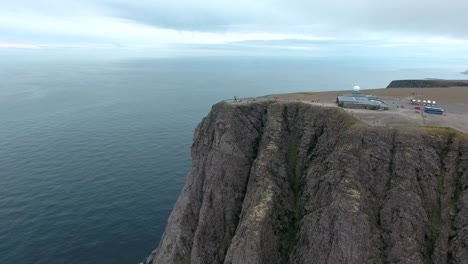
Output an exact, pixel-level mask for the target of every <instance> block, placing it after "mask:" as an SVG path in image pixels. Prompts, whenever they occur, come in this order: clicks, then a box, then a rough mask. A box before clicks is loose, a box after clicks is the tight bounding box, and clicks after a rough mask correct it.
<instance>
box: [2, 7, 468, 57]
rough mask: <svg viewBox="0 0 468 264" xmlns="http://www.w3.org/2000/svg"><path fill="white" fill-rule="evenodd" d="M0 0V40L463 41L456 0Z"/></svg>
mask: <svg viewBox="0 0 468 264" xmlns="http://www.w3.org/2000/svg"><path fill="white" fill-rule="evenodd" d="M2 1H3V3H1V8H0V48H2V47H3V48H14V47H17V48H41V47H95V48H98V47H100V48H105V47H132V48H145V47H146V48H148V47H151V48H167V47H170V46H174V45H179V46H180V45H190V44H193V45H226V44H230V43H239V42H245V43H249V42H250V43H251V41H278V40H303V41H307V42H308V43H305V44H304V43H302V45H301V46H297V45H296V46H288V45H289V44H287V42H284V44H285V45H286V47H292V48H294V47H296V48H308V49H310V50H315V51H318V50H320V45H321V43H322V44H323V43H325V42H327V43H328V42H329V41H334V42H335V43H342V42H343V41H346V42H350V41H351V42H355V43H364V44H362V45H374V46H378V47H382V48H395V47H402V46H405V47H412V46H417V45H421V44H424V45H431V46H433V47H437V48H440V49H443V48H447V49H460V50H464V49H466V48H465V47H467V46H468V29H467V27H466V25H468V16H467V15H466V11H468V1H464V0H444V1H442V0H439V1H436V0H412V1H408V0H392V1H379V0H353V1H351V0H327V1H318V0H317V1H310V0H309V1H307V0H268V1H267V0H255V1H252V0H198V1H193V0H174V1H163V0H152V1H150V0H139V1H134V0H80V1H71V0H16V1H6V0H2ZM275 43H277V42H275ZM264 44H267V43H263V44H262V45H264ZM277 46H278V45H276V44H275V45H273V47H277Z"/></svg>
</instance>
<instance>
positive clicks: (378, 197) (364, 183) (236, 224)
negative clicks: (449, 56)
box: [146, 102, 468, 264]
mask: <svg viewBox="0 0 468 264" xmlns="http://www.w3.org/2000/svg"><path fill="white" fill-rule="evenodd" d="M192 159H193V167H192V171H191V172H190V174H189V175H188V178H187V181H186V183H185V186H184V188H183V191H182V193H181V195H180V197H179V199H178V201H177V203H176V206H175V208H174V210H173V212H172V214H171V216H170V218H169V221H168V225H167V227H166V230H165V233H164V235H163V237H162V239H161V242H160V244H159V247H158V248H157V249H156V250H155V251H154V252H153V253H152V254H151V256H150V257H148V259H147V260H146V262H147V263H163V264H171V263H174V264H188V263H191V264H199V263H206V264H208V263H210V264H212V263H214V264H216V263H220V264H221V263H224V264H231V263H232V264H234V263H235V264H249V263H252V264H254V263H264V264H272V263H356V264H357V263H359V264H361V263H468V170H467V169H468V139H467V136H466V135H464V134H461V133H458V132H456V131H453V130H450V129H442V128H437V129H436V128H386V127H369V126H366V125H364V124H362V123H360V122H359V121H357V120H355V119H354V118H353V117H351V116H350V115H348V114H347V113H345V112H344V111H343V110H341V109H338V108H324V107H317V106H312V105H308V104H304V103H285V102H263V103H252V104H245V105H232V104H228V103H219V104H217V105H215V106H214V107H213V109H212V110H211V112H210V113H209V115H208V116H207V117H206V118H204V119H203V121H202V122H201V124H200V125H199V126H198V128H197V129H196V132H195V135H194V141H193V146H192Z"/></svg>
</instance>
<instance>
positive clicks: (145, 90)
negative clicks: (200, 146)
mask: <svg viewBox="0 0 468 264" xmlns="http://www.w3.org/2000/svg"><path fill="white" fill-rule="evenodd" d="M465 67H466V65H463V62H457V61H447V62H444V63H440V62H437V63H436V62H432V61H418V62H417V63H416V62H414V61H413V60H409V59H400V60H397V59H356V58H321V59H297V58H296V59H279V58H275V59H272V58H270V59H268V58H210V59H201V58H190V59H189V58H186V59H145V60H142V59H139V60H130V59H129V60H113V61H111V60H109V61H103V60H101V61H92V60H87V61H77V60H75V61H67V60H59V59H55V60H54V61H40V60H27V59H22V60H17V61H16V60H10V61H1V62H0V263H15V264H30V263H35V264H55V263H57V264H58V263H60V264H62V263H82V264H84V263H99V264H103V263H113V264H118V263H138V262H139V261H141V260H143V258H144V257H146V256H147V255H148V254H149V253H150V252H151V251H152V250H153V249H154V248H155V247H156V246H157V244H158V242H159V239H160V237H161V235H162V233H163V230H164V227H165V224H166V221H167V218H168V216H169V214H170V212H171V210H172V207H173V205H174V203H175V201H176V199H177V196H178V194H179V192H180V190H181V188H182V186H183V183H184V180H185V177H186V175H187V173H188V172H189V170H190V166H191V161H190V146H191V141H192V133H193V130H194V128H195V127H196V125H197V124H198V123H199V122H200V120H201V119H202V117H203V116H205V115H206V114H207V113H208V111H209V110H210V107H211V105H212V104H214V103H216V102H218V101H220V100H222V99H226V98H229V99H230V98H232V97H233V96H237V97H243V96H259V95H265V94H273V93H287V92H296V91H325V90H342V89H349V88H351V87H353V86H354V85H360V86H361V87H363V88H376V87H385V86H386V85H387V84H388V82H389V81H391V80H392V79H399V78H457V79H461V78H463V77H464V76H463V75H461V74H459V72H461V71H464V70H466V68H465Z"/></svg>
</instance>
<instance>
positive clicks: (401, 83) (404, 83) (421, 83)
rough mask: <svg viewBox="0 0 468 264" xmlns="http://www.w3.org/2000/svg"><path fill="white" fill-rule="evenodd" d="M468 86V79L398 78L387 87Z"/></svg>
mask: <svg viewBox="0 0 468 264" xmlns="http://www.w3.org/2000/svg"><path fill="white" fill-rule="evenodd" d="M458 86H468V80H431V79H428V80H396V81H392V82H391V83H390V84H389V85H388V86H387V88H440V87H458Z"/></svg>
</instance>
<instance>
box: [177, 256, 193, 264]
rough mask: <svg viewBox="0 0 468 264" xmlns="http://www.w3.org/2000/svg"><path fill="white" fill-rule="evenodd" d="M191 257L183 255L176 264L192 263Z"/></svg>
mask: <svg viewBox="0 0 468 264" xmlns="http://www.w3.org/2000/svg"><path fill="white" fill-rule="evenodd" d="M190 262H191V261H190V257H181V258H179V259H177V260H176V262H175V263H176V264H190Z"/></svg>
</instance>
